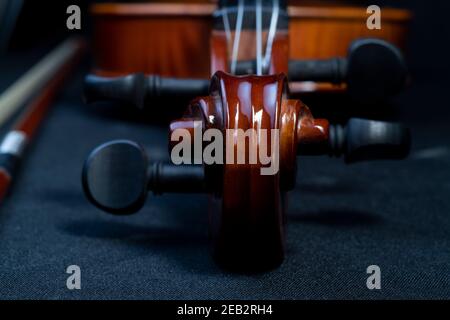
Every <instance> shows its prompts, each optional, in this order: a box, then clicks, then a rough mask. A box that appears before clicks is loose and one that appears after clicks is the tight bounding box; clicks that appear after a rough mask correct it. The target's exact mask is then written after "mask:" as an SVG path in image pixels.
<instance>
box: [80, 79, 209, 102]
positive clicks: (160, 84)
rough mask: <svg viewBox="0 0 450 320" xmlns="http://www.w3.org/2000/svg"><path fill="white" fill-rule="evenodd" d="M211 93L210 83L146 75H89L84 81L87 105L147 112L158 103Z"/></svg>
mask: <svg viewBox="0 0 450 320" xmlns="http://www.w3.org/2000/svg"><path fill="white" fill-rule="evenodd" d="M208 89H209V81H208V80H206V79H204V80H203V79H177V78H166V77H160V76H158V75H149V76H146V75H144V74H143V73H135V74H131V75H128V76H124V77H117V78H107V77H100V76H96V75H88V76H86V78H85V81H84V100H85V102H86V103H93V102H98V101H118V102H125V103H127V104H131V105H134V106H136V107H137V108H139V109H141V110H143V109H145V108H146V107H147V106H150V105H151V102H152V101H155V100H157V99H161V98H168V97H180V98H192V97H196V96H202V95H205V94H207V93H208Z"/></svg>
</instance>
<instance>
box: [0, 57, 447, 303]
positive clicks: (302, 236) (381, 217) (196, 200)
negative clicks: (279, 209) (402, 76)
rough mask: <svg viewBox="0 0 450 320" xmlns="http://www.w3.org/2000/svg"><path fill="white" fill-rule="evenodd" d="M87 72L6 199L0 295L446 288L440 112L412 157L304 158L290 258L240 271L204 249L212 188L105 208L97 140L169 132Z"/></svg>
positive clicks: (158, 150)
mask: <svg viewBox="0 0 450 320" xmlns="http://www.w3.org/2000/svg"><path fill="white" fill-rule="evenodd" d="M9 65H10V66H11V65H12V66H15V68H12V67H10V68H9V69H8V66H7V65H4V68H5V69H3V70H9V71H10V72H6V73H3V74H2V75H1V77H0V85H1V89H3V88H5V87H6V85H7V84H8V83H9V82H10V81H12V79H14V77H16V76H17V75H18V74H20V73H21V72H22V71H23V70H25V69H26V67H27V65H26V64H21V63H17V61H16V63H12V64H9ZM12 69H14V70H12ZM13 71H14V72H13ZM81 74H82V72H79V74H78V76H77V77H74V78H73V79H72V80H71V81H70V83H68V84H67V86H66V89H65V91H64V93H63V94H62V95H61V97H60V98H59V99H58V101H56V102H55V104H54V108H53V110H52V112H51V113H50V114H49V116H48V117H47V119H46V121H45V123H44V125H43V126H42V128H41V129H42V130H40V134H39V135H38V137H37V140H36V141H35V143H33V145H32V147H31V148H30V149H29V150H28V154H27V157H26V159H25V161H24V162H23V163H22V168H21V173H20V174H19V176H18V177H17V180H16V183H15V185H14V186H13V190H12V191H13V192H12V194H11V196H10V197H9V198H8V199H7V200H6V201H5V203H3V204H2V206H1V209H0V257H1V259H0V298H2V299H15V298H22V299H31V298H32V299H309V298H318V299H326V298H332V299H336V298H343V299H353V298H356V299H358V298H369V299H380V298H444V297H446V298H449V297H450V278H449V274H450V267H449V263H450V200H449V197H450V161H449V159H450V144H449V137H450V134H449V126H448V124H446V123H445V121H441V122H440V123H441V124H439V122H437V123H436V124H435V125H431V124H430V123H420V124H412V129H413V138H414V145H413V150H412V155H411V157H410V158H409V159H408V160H406V161H403V162H373V163H363V164H355V165H351V166H347V165H345V164H344V163H343V162H342V161H340V160H336V159H327V158H326V157H323V158H322V157H319V158H300V159H299V173H298V179H297V181H298V186H297V188H296V189H295V191H293V192H292V193H291V195H290V208H289V212H288V229H287V256H286V260H285V262H284V263H283V264H282V265H281V266H280V267H279V268H277V269H276V270H273V271H271V272H268V273H263V274H257V275H240V274H232V273H227V272H225V271H223V270H221V269H220V268H218V267H217V266H216V265H215V264H214V262H213V261H212V259H211V256H210V255H209V249H210V248H209V242H208V221H207V209H206V206H207V199H206V196H201V195H198V196H196V195H165V196H163V197H154V196H153V195H150V197H149V201H148V203H147V205H146V207H145V209H144V210H142V211H141V212H140V213H139V214H138V215H135V216H131V217H110V216H107V215H106V214H104V213H102V212H100V211H99V210H97V209H95V208H94V207H93V206H92V205H90V204H89V203H88V201H87V200H86V199H85V197H84V195H83V193H82V189H81V183H80V173H81V168H82V163H83V161H84V159H85V157H86V155H87V154H88V153H89V152H90V150H92V149H93V148H94V147H95V146H96V145H98V144H99V143H102V142H105V141H107V140H110V139H115V138H128V139H132V140H136V141H139V142H142V143H143V144H145V145H146V146H147V147H148V149H149V152H150V154H151V156H152V158H153V159H163V158H165V157H167V154H166V153H167V141H166V140H167V131H166V127H165V126H164V125H155V124H149V123H146V122H145V121H135V120H133V118H135V117H134V116H133V115H130V116H127V117H123V115H122V113H121V112H120V110H119V109H117V110H113V111H110V112H105V111H104V108H103V107H102V106H97V107H87V106H83V104H82V102H81V99H80V92H81V82H82V78H81ZM419 92H420V91H419V90H418V89H417V90H416V91H413V92H410V97H409V98H408V97H406V98H404V103H408V104H409V103H412V104H413V105H414V103H416V104H419V103H420V102H421V101H422V100H423V99H424V96H422V95H420V94H419ZM438 98H439V97H438ZM438 98H437V99H438ZM438 101H439V100H438ZM438 101H436V102H438ZM441 101H443V100H441ZM162 107H166V108H168V107H169V106H162ZM416 107H418V105H416ZM411 108H412V107H411ZM124 118H125V119H124ZM73 264H75V265H79V266H80V267H81V271H82V289H81V290H78V291H69V290H68V289H67V288H66V279H67V276H68V275H67V274H66V273H65V270H66V268H67V267H68V266H69V265H73ZM372 264H375V265H378V266H380V267H381V271H382V290H379V291H376V290H375V291H370V290H368V289H367V288H366V279H367V276H368V275H367V274H366V268H367V267H368V266H369V265H372Z"/></svg>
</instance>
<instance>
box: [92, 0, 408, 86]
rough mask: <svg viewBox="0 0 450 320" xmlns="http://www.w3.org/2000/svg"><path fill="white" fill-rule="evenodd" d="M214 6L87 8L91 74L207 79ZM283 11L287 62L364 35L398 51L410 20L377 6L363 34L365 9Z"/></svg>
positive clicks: (330, 53)
mask: <svg viewBox="0 0 450 320" xmlns="http://www.w3.org/2000/svg"><path fill="white" fill-rule="evenodd" d="M216 7H217V6H216V5H215V4H210V3H209V4H208V3H184V4H181V3H146V4H142V3H140V4H120V3H118V4H113V3H103V4H95V5H93V6H92V7H91V14H92V17H93V21H94V38H93V48H94V50H93V52H94V63H95V72H96V73H97V74H99V75H104V76H119V75H124V74H129V73H134V72H144V73H146V74H159V75H161V76H170V77H180V78H205V77H210V76H211V75H212V72H211V67H210V61H211V52H210V50H209V43H210V38H211V32H212V31H213V29H214V17H213V13H214V11H215V10H216ZM287 11H288V15H289V34H290V37H289V42H288V50H289V58H290V59H326V58H332V57H341V56H345V55H346V54H347V48H348V47H349V45H350V43H351V42H352V41H354V40H355V39H357V38H364V37H371V38H380V39H384V40H386V41H388V42H390V43H392V44H394V45H396V46H398V47H399V48H400V49H404V48H405V42H406V38H407V30H408V23H409V21H410V19H411V14H410V13H409V12H408V11H406V10H400V9H390V8H383V15H382V23H383V24H382V29H381V30H369V29H367V27H366V19H367V17H368V15H367V13H366V9H365V8H358V7H337V6H333V7H326V6H299V5H291V6H289V7H288V10H287ZM249 36H250V37H251V35H249ZM241 43H242V46H241V48H240V51H239V57H238V59H239V60H242V59H248V58H249V57H250V56H254V47H253V41H246V40H245V35H243V39H242V41H241ZM246 44H247V45H248V49H247V50H246V48H245V45H246Z"/></svg>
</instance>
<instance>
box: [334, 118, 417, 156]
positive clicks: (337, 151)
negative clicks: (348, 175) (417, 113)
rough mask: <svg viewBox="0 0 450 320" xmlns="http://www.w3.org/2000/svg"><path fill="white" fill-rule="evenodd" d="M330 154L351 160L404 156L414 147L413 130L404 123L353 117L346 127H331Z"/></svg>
mask: <svg viewBox="0 0 450 320" xmlns="http://www.w3.org/2000/svg"><path fill="white" fill-rule="evenodd" d="M329 141H330V151H331V152H330V153H331V154H332V155H334V156H341V155H344V156H345V161H346V162H348V163H352V162H359V161H366V160H381V159H403V158H405V157H406V156H407V155H408V153H409V149H410V144H411V142H410V141H411V135H410V131H409V130H408V129H407V128H406V127H404V126H403V125H401V124H398V123H391V122H383V121H374V120H366V119H358V118H353V119H350V120H349V121H348V123H347V125H346V126H340V125H333V126H330V137H329Z"/></svg>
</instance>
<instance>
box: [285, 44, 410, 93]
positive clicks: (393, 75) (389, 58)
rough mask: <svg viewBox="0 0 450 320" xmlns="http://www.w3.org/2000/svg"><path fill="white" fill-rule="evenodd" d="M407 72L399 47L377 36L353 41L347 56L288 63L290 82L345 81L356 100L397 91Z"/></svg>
mask: <svg viewBox="0 0 450 320" xmlns="http://www.w3.org/2000/svg"><path fill="white" fill-rule="evenodd" d="M407 73H408V70H407V67H406V63H405V60H404V58H403V55H402V53H401V52H400V50H399V49H398V48H396V47H395V46H393V45H392V44H390V43H388V42H386V41H383V40H380V39H360V40H356V41H355V42H353V43H352V45H351V46H350V48H349V50H348V56H347V58H334V59H328V60H294V61H290V62H289V78H290V80H291V81H316V82H331V83H335V84H341V83H347V87H348V92H349V94H350V95H351V96H352V97H353V98H354V99H356V100H358V101H379V100H382V99H385V98H386V97H389V96H392V95H394V94H396V93H398V92H400V91H401V90H402V89H403V88H404V87H405V84H406V79H407Z"/></svg>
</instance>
